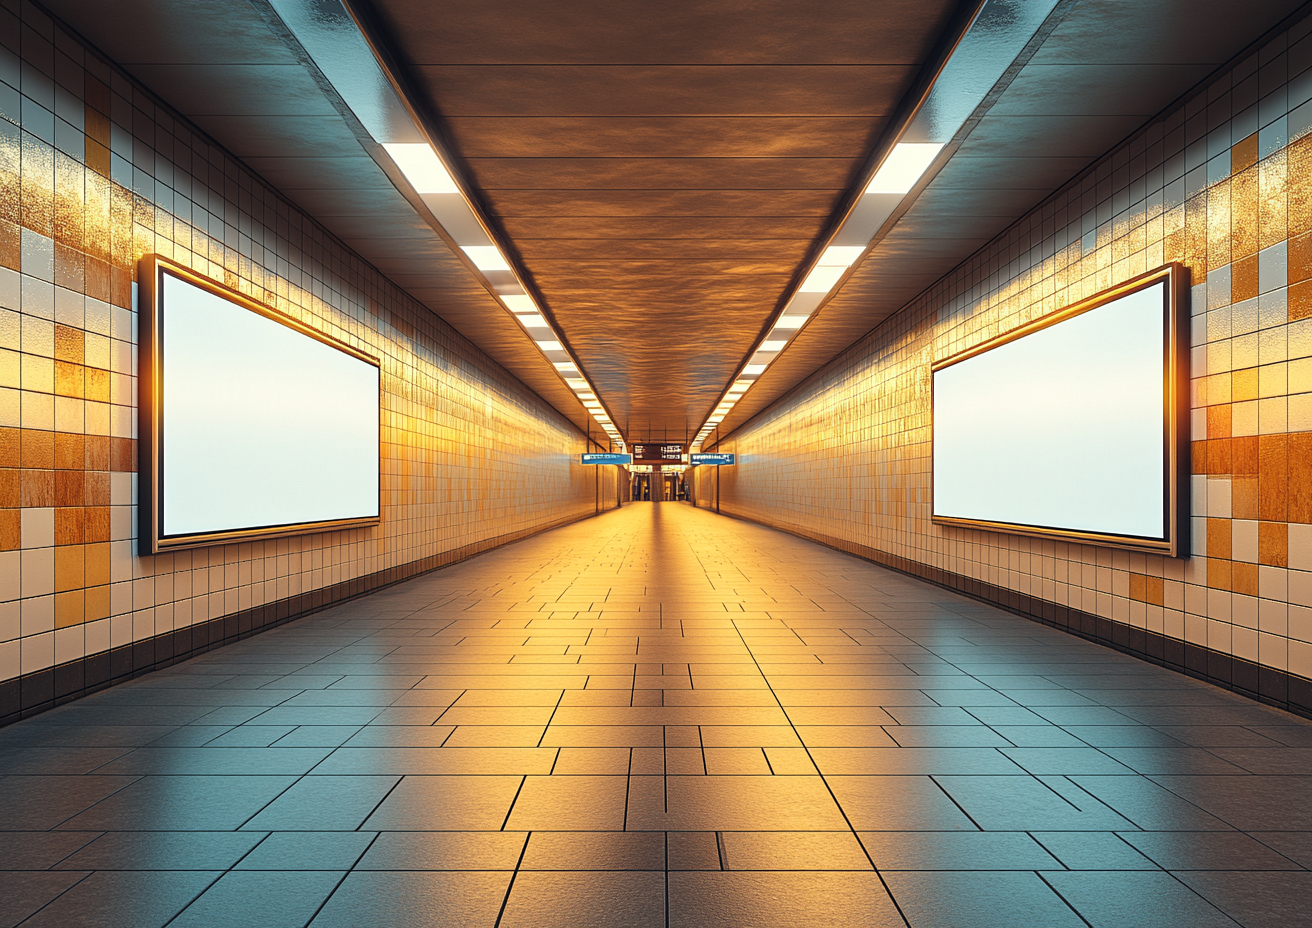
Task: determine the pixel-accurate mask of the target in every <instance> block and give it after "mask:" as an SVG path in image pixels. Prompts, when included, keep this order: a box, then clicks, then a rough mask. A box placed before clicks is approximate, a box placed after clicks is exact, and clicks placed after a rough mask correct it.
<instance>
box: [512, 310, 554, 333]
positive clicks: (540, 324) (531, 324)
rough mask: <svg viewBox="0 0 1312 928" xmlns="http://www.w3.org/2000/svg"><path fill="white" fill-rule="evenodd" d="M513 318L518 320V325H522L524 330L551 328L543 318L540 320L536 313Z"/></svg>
mask: <svg viewBox="0 0 1312 928" xmlns="http://www.w3.org/2000/svg"><path fill="white" fill-rule="evenodd" d="M515 318H516V319H518V320H519V323H520V325H522V326H523V327H524V328H526V329H549V328H551V325H550V323H548V322H547V320H545V319H543V318H542V317H541V316H539V315H538V314H537V313H531V314H526V315H523V316H516V317H515Z"/></svg>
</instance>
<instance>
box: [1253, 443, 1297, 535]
mask: <svg viewBox="0 0 1312 928" xmlns="http://www.w3.org/2000/svg"><path fill="white" fill-rule="evenodd" d="M1257 454H1258V476H1257V491H1258V512H1259V513H1260V518H1261V519H1262V520H1263V521H1266V522H1284V521H1285V520H1286V519H1287V518H1288V513H1289V507H1288V490H1289V471H1288V457H1287V450H1286V437H1285V436H1284V435H1262V436H1260V437H1259V438H1258V446H1257Z"/></svg>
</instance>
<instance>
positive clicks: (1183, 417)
mask: <svg viewBox="0 0 1312 928" xmlns="http://www.w3.org/2000/svg"><path fill="white" fill-rule="evenodd" d="M1163 282H1165V283H1166V287H1165V298H1164V300H1163V302H1164V304H1165V305H1164V306H1163V309H1162V316H1163V327H1164V331H1163V334H1162V338H1163V347H1164V351H1163V355H1164V356H1163V365H1162V367H1163V369H1162V378H1163V397H1164V403H1163V410H1162V419H1163V421H1162V441H1163V444H1164V449H1163V450H1164V452H1165V453H1164V455H1163V474H1162V480H1163V494H1162V499H1163V506H1164V512H1163V514H1162V525H1163V527H1164V536H1163V537H1162V538H1148V537H1143V536H1137V535H1119V534H1112V533H1106V532H1091V531H1082V530H1078V529H1065V528H1055V527H1051V526H1043V525H1026V524H1023V523H1017V522H991V521H986V520H980V519H963V518H957V517H953V516H939V515H936V514H934V479H933V476H934V453H933V447H934V439H933V433H934V424H935V419H934V379H933V375H934V374H937V373H938V372H939V371H940V370H943V369H944V368H946V367H951V366H952V365H954V364H959V363H961V362H962V361H967V360H969V359H971V358H973V357H976V356H977V355H981V354H983V353H985V352H986V351H992V350H993V349H994V348H998V347H1000V346H1002V345H1005V344H1007V343H1009V342H1014V341H1017V340H1019V339H1022V338H1024V337H1026V336H1027V335H1032V334H1034V333H1035V332H1038V331H1041V330H1043V329H1046V328H1050V327H1052V326H1054V325H1057V324H1059V323H1061V322H1065V321H1066V320H1068V319H1072V318H1074V317H1075V316H1079V315H1082V314H1084V313H1087V312H1090V311H1091V310H1094V309H1097V308H1099V307H1100V306H1105V305H1106V304H1108V303H1110V302H1112V301H1113V300H1117V299H1120V298H1121V297H1124V296H1128V295H1130V294H1131V293H1135V292H1137V291H1139V290H1143V289H1146V288H1148V287H1151V286H1155V285H1157V284H1159V283H1163ZM1188 294H1189V269H1188V268H1186V267H1185V266H1184V265H1183V264H1180V263H1179V262H1171V263H1170V264H1165V265H1163V266H1162V267H1159V268H1157V269H1155V270H1152V271H1148V272H1147V273H1145V274H1140V275H1139V276H1137V277H1134V278H1132V279H1130V280H1127V281H1125V282H1124V283H1121V284H1117V285H1116V286H1114V287H1109V288H1108V289H1106V290H1103V291H1101V292H1099V293H1095V294H1094V295H1093V296H1091V297H1088V298H1087V299H1084V300H1080V301H1079V302H1077V303H1073V304H1071V305H1070V306H1067V307H1065V308H1063V309H1059V310H1057V311H1056V312H1053V313H1050V314H1048V315H1047V316H1044V317H1043V318H1042V319H1036V320H1034V321H1033V322H1030V323H1028V324H1026V325H1023V326H1020V327H1019V328H1017V329H1014V330H1012V331H1010V332H1007V333H1005V334H1003V335H999V336H997V337H995V338H991V339H989V340H988V341H985V342H982V343H981V344H979V345H975V346H973V347H971V348H968V349H966V350H965V351H961V352H958V353H957V354H954V355H952V356H950V357H948V358H944V359H943V360H941V361H938V362H936V363H935V364H934V365H932V367H931V368H930V521H931V522H932V523H933V524H935V525H942V526H945V527H949V528H967V529H978V530H981V531H988V532H1002V533H1005V534H1009V535H1024V536H1028V537H1031V538H1046V539H1050V540H1054V541H1069V542H1075V543H1077V544H1087V545H1099V546H1102V547H1109V548H1120V549H1123V550H1128V551H1141V552H1146V553H1153V554H1163V555H1166V556H1168V557H1188V556H1189V511H1188V507H1186V506H1184V505H1182V500H1181V498H1180V496H1181V487H1182V486H1185V485H1186V484H1187V482H1188V471H1189V412H1190V409H1189V346H1188V344H1187V342H1186V339H1187V338H1188V327H1187V326H1185V325H1184V324H1183V319H1184V318H1185V317H1184V316H1183V313H1184V312H1185V309H1186V307H1187V305H1188Z"/></svg>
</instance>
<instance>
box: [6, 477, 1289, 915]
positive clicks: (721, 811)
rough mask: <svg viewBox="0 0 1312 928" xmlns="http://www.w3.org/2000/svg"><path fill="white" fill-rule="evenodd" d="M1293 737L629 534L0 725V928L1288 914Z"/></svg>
mask: <svg viewBox="0 0 1312 928" xmlns="http://www.w3.org/2000/svg"><path fill="white" fill-rule="evenodd" d="M1309 762H1312V724H1309V723H1307V722H1305V721H1303V720H1300V719H1298V718H1296V717H1294V716H1291V715H1288V714H1285V713H1282V712H1280V711H1277V710H1272V709H1267V708H1265V707H1263V706H1260V705H1258V704H1256V703H1253V702H1250V701H1248V700H1245V699H1242V698H1238V697H1236V696H1233V695H1231V694H1229V693H1226V692H1223V691H1221V690H1218V689H1215V688H1213V687H1211V686H1208V685H1206V684H1202V683H1198V682H1195V681H1193V680H1190V679H1188V678H1186V677H1183V676H1180V675H1177V674H1174V673H1171V672H1169V671H1166V670H1161V669H1158V668H1155V667H1153V666H1150V665H1148V664H1145V663H1142V662H1140V661H1137V660H1135V659H1133V658H1129V657H1125V656H1122V655H1119V654H1117V653H1115V652H1112V651H1109V650H1107V649H1104V648H1101V647H1099V646H1097V645H1093V644H1089V643H1086V642H1084V641H1080V640H1078V639H1076V638H1073V637H1071V636H1068V635H1066V634H1064V633H1062V632H1058V631H1055V630H1051V629H1048V628H1045V627H1043V626H1040V625H1037V624H1034V623H1032V622H1028V621H1026V620H1024V619H1020V618H1017V617H1015V616H1011V615H1008V614H1005V613H1003V612H1000V611H998V610H996V609H993V608H991V607H989V606H986V605H982V604H980V603H977V602H974V601H972V600H969V599H967V598H965V597H962V596H958V595H955V594H953V593H950V592H946V591H944V590H941V589H939V588H937V587H934V586H930V585H928V584H925V583H921V582H918V581H916V580H913V579H909V578H907V577H904V576H901V575H899V574H896V573H893V572H891V571H888V570H884V569H882V568H879V567H876V566H874V565H871V564H869V563H866V562H864V561H861V560H859V559H857V558H854V557H849V556H847V555H844V554H840V553H837V552H835V551H832V550H829V549H827V548H823V547H820V546H818V545H814V544H811V543H809V542H806V541H802V540H800V539H797V538H794V537H792V536H789V535H785V534H781V533H778V532H774V531H771V530H768V529H765V528H761V527H759V526H755V525H751V524H748V523H743V522H739V521H735V520H732V519H729V518H725V517H720V516H716V515H714V514H713V513H708V512H705V511H702V510H696V509H693V508H691V507H690V506H688V505H686V504H682V503H661V504H650V503H635V504H632V505H629V506H626V507H625V508H624V509H623V510H621V511H618V512H613V513H610V514H607V515H604V516H601V517H599V518H596V519H591V520H588V521H586V522H582V523H578V524H575V525H572V526H568V527H566V528H562V529H558V530H556V531H552V532H549V533H546V534H542V535H539V536H536V537H534V538H531V539H529V540H527V541H523V542H520V543H518V544H515V545H512V546H510V547H506V548H502V549H499V550H497V551H494V552H491V553H488V554H485V555H482V556H480V557H477V558H475V559H473V560H470V561H467V562H465V563H463V564H459V565H456V566H454V567H451V568H448V569H445V570H440V571H437V572H435V573H431V574H428V575H426V576H424V577H420V578H418V579H415V580H412V581H409V582H407V583H404V584H401V585H398V586H395V587H392V588H390V589H388V590H385V591H382V592H380V593H377V594H374V595H371V596H369V597H366V598H362V599H359V600H356V601H354V602H350V603H347V604H345V605H342V606H340V607H337V608H334V609H331V610H328V611H325V612H321V613H319V614H317V615H314V616H311V617H309V618H306V619H302V620H299V621H297V622H294V623H291V624H289V625H287V626H284V627H282V628H280V629H277V630H274V631H271V632H268V633H266V634H263V635H259V636H257V637H255V638H252V639H249V640H247V641H245V642H242V643H240V644H237V645H234V646H232V647H228V648H224V649H222V650H218V651H214V652H211V653H210V654H207V655H205V656H204V657H201V658H198V659H195V660H192V661H190V662H188V663H185V664H182V665H179V666H177V667H175V668H172V669H170V670H167V671H164V672H160V673H156V674H153V675H150V676H147V677H143V678H141V679H139V680H137V681H135V682H133V683H131V684H128V685H124V686H120V687H116V688H114V689H111V690H107V691H104V692H102V693H99V694H97V695H95V696H92V697H90V698H87V699H84V700H81V701H79V702H76V703H72V704H70V705H68V706H65V707H63V708H60V709H57V710H54V711H52V712H48V713H45V714H43V715H40V716H37V717H35V718H32V719H30V720H28V721H25V722H22V723H19V724H17V725H13V726H10V727H9V728H6V729H3V730H0V774H3V777H2V778H0V829H4V831H2V832H0V867H3V869H4V872H3V873H0V925H17V924H22V925H24V926H60V928H70V926H84V925H85V926H92V925H95V926H99V925H105V926H133V928H150V926H159V925H165V924H167V925H170V926H174V928H183V926H186V928H191V926H205V928H222V926H259V928H282V926H287V928H292V926H303V925H307V924H312V925H314V926H315V928H330V926H331V928H339V926H377V928H391V926H424V928H432V926H448V925H450V926H461V928H467V926H489V928H490V926H494V925H499V926H503V928H511V926H515V928H518V926H534V928H548V926H557V925H559V926H571V928H581V926H630V925H632V926H649V925H650V926H666V925H670V926H688V928H694V926H695V928H713V926H734V928H740V926H757V925H760V926H770V928H785V926H793V925H806V926H834V928H837V926H902V925H910V926H912V928H947V926H987V928H998V926H1021V925H1024V926H1042V928H1063V926H1081V925H1092V926H1097V928H1103V926H1106V928H1136V926H1145V928H1147V926H1152V928H1156V926H1161V928H1182V926H1189V928H1211V926H1222V925H1225V926H1230V925H1235V924H1240V925H1245V926H1252V928H1280V926H1305V925H1307V924H1309V921H1310V920H1312V873H1310V872H1309V870H1308V868H1309V867H1312V776H1309V770H1310V767H1309Z"/></svg>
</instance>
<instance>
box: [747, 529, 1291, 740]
mask: <svg viewBox="0 0 1312 928" xmlns="http://www.w3.org/2000/svg"><path fill="white" fill-rule="evenodd" d="M722 514H723V515H727V516H731V517H732V518H735V519H742V520H743V521H745V522H755V523H757V524H758V525H764V526H767V527H768V528H774V529H778V530H779V531H784V532H788V533H789V534H792V535H797V536H798V537H801V538H806V539H809V540H810V541H815V542H819V543H820V544H822V545H825V546H826V547H829V548H834V549H836V550H838V551H843V552H846V553H847V554H854V555H856V556H857V557H859V558H862V559H864V560H867V561H873V562H874V563H876V564H879V565H880V566H882V567H889V568H892V569H893V570H896V571H898V572H899V573H904V574H909V575H911V576H913V577H917V578H919V579H921V580H927V581H929V582H930V583H933V584H935V585H936V586H941V587H944V588H946V589H949V590H952V591H953V592H955V593H964V594H965V595H967V596H970V597H972V598H974V599H978V600H980V601H981V602H985V603H988V604H989V605H991V606H997V607H999V608H1001V609H1005V610H1007V611H1008V612H1011V613H1014V614H1016V615H1018V616H1021V617H1022V618H1026V619H1030V620H1031V621H1035V622H1040V623H1042V624H1044V625H1050V626H1052V627H1053V628H1059V629H1061V630H1062V631H1065V632H1069V633H1070V634H1072V635H1078V636H1079V637H1081V638H1085V639H1088V640H1089V641H1094V642H1097V643H1098V644H1101V645H1104V646H1106V647H1109V648H1113V649H1115V650H1117V651H1120V652H1122V653H1125V654H1130V655H1133V656H1134V657H1137V658H1140V659H1141V660H1145V661H1148V662H1149V663H1152V664H1157V665H1158V666H1161V667H1166V668H1168V669H1170V670H1174V671H1177V672H1179V673H1183V674H1187V675H1188V676H1191V677H1195V678H1197V679H1199V680H1205V681H1207V682H1208V683H1212V684H1215V685H1216V686H1220V687H1223V688H1224V689H1228V690H1231V691H1233V692H1235V693H1238V694H1240V695H1242V696H1247V697H1248V698H1250V699H1255V700H1257V701H1258V702H1261V703H1265V704H1266V705H1268V706H1275V707H1276V708H1278V709H1284V710H1285V711H1287V712H1292V713H1294V714H1295V715H1300V716H1303V717H1305V718H1312V680H1308V679H1307V678H1305V677H1301V676H1299V675H1297V674H1292V673H1288V672H1286V671H1284V670H1277V669H1275V668H1272V667H1266V666H1263V665H1261V664H1256V663H1254V662H1252V661H1249V660H1245V659H1244V658H1242V657H1235V656H1234V655H1232V654H1224V653H1222V652H1220V651H1216V650H1213V649H1211V648H1206V647H1203V646H1202V645H1197V644H1192V643H1190V642H1188V641H1180V640H1179V639H1176V638H1168V637H1167V636H1165V635H1162V634H1159V633H1158V632H1153V631H1148V630H1147V629H1143V628H1134V627H1132V626H1129V625H1125V624H1123V623H1121V622H1113V621H1112V620H1111V619H1107V618H1103V617H1102V616H1098V615H1093V614H1091V613H1088V612H1084V611H1082V610H1080V609H1072V608H1070V607H1068V606H1060V605H1058V604H1057V603H1053V602H1049V601H1047V600H1045V599H1039V598H1037V597H1033V596H1029V595H1027V594H1025V593H1018V592H1016V591H1015V590H1008V589H1005V588H1003V587H1000V586H994V585H993V584H991V583H986V582H984V581H983V580H977V579H975V578H973V577H965V576H962V575H961V574H955V573H951V572H949V571H946V570H943V569H941V568H938V567H933V566H931V565H929V564H923V563H921V562H920V561H913V560H911V559H910V558H904V557H900V556H898V555H895V554H889V553H887V552H885V551H879V550H877V549H875V548H870V547H867V546H865V545H862V544H858V543H856V542H851V541H847V540H845V539H841V538H832V537H830V536H828V535H824V534H822V533H819V532H809V531H806V530H804V529H800V528H797V527H794V526H784V525H775V524H772V523H770V522H766V521H764V520H761V519H754V518H752V517H751V516H749V515H744V514H740V513H730V512H722Z"/></svg>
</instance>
